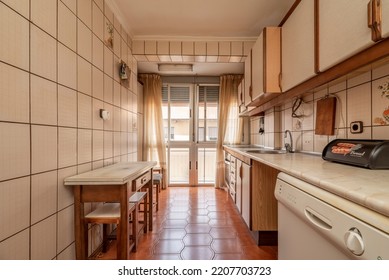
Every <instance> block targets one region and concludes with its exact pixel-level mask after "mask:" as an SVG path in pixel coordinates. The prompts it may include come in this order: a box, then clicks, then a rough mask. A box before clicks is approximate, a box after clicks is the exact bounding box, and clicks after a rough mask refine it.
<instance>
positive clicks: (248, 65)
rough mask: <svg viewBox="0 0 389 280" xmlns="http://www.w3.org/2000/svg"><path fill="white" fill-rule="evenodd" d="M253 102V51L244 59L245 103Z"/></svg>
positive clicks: (246, 104)
mask: <svg viewBox="0 0 389 280" xmlns="http://www.w3.org/2000/svg"><path fill="white" fill-rule="evenodd" d="M250 102H251V51H250V52H249V54H248V56H247V57H246V60H245V61H244V105H245V106H248V104H249V103H250Z"/></svg>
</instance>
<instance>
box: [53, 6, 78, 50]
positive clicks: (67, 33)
mask: <svg viewBox="0 0 389 280" xmlns="http://www.w3.org/2000/svg"><path fill="white" fill-rule="evenodd" d="M58 40H59V41H60V42H61V43H62V44H64V45H65V46H67V47H68V48H70V49H71V50H72V51H76V48H77V18H76V15H75V14H73V12H72V11H71V10H70V9H69V8H68V7H66V6H65V5H64V4H63V3H62V2H61V1H58Z"/></svg>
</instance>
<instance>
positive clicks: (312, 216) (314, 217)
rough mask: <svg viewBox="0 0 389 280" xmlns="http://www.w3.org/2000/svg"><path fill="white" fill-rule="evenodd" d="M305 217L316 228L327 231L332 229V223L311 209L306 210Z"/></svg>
mask: <svg viewBox="0 0 389 280" xmlns="http://www.w3.org/2000/svg"><path fill="white" fill-rule="evenodd" d="M305 216H306V217H307V218H308V220H309V221H310V222H311V223H312V224H314V225H315V226H317V227H319V228H322V229H325V230H330V229H332V224H331V221H330V220H329V219H327V218H326V217H324V216H323V215H321V214H319V213H318V212H316V211H315V210H313V209H312V208H310V207H306V208H305Z"/></svg>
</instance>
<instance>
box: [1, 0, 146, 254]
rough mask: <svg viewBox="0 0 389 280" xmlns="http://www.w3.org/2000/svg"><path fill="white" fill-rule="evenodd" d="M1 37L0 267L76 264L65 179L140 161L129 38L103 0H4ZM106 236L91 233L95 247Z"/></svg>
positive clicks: (88, 207) (70, 196)
mask: <svg viewBox="0 0 389 280" xmlns="http://www.w3.org/2000/svg"><path fill="white" fill-rule="evenodd" d="M107 24H112V25H113V26H114V27H115V32H114V47H113V48H112V49H111V48H109V47H107V46H106V45H105V41H106V39H107V38H106V36H107V35H108V32H107V30H106V26H107ZM0 38H2V39H1V44H0V221H1V222H0V260H1V259H74V258H75V245H74V224H73V220H74V218H73V215H74V214H73V192H72V187H69V186H64V185H63V180H64V178H66V177H68V176H72V175H75V174H78V173H82V172H85V171H89V170H91V169H94V168H100V167H103V166H104V165H107V164H113V163H115V162H118V161H134V160H137V135H138V131H137V129H136V127H135V128H134V127H133V122H132V121H133V120H137V114H138V112H137V104H133V103H134V102H137V84H136V80H137V79H136V75H137V71H136V67H137V63H136V61H135V58H134V57H133V56H132V52H131V49H130V48H131V41H132V40H131V38H130V37H128V35H127V34H126V31H125V30H124V28H122V27H121V24H120V22H119V21H118V20H117V17H116V15H115V14H114V13H113V12H112V10H111V9H110V7H109V6H108V5H107V3H105V1H104V0H78V1H77V0H50V1H47V0H34V1H29V0H18V1H11V0H0ZM121 60H123V61H125V62H126V63H127V65H129V66H130V68H131V70H132V72H131V77H130V81H131V82H130V84H129V87H128V88H126V87H124V86H122V85H121V84H120V79H119V75H118V69H119V65H118V63H119V62H120V61H121ZM103 108H104V109H106V110H108V111H110V113H111V119H110V120H109V121H103V120H102V119H101V118H100V117H99V110H100V109H103ZM93 207H95V205H92V204H88V205H86V211H91V209H93ZM100 234H101V231H100V229H98V228H96V229H94V228H92V229H91V230H90V236H91V244H90V248H91V249H92V248H96V247H97V246H99V244H100V242H101V237H100V236H99V235H100Z"/></svg>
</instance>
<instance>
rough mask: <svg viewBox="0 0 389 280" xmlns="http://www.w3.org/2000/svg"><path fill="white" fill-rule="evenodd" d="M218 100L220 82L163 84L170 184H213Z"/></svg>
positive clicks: (163, 110)
mask: <svg viewBox="0 0 389 280" xmlns="http://www.w3.org/2000/svg"><path fill="white" fill-rule="evenodd" d="M218 101H219V85H199V84H196V85H195V84H165V85H163V88H162V114H163V121H164V136H165V137H164V138H165V143H166V154H167V157H166V158H167V162H168V170H169V172H168V174H167V178H168V184H169V186H211V185H213V184H214V183H215V172H216V169H215V168H216V140H217V134H218V127H217V115H218V109H219V108H218Z"/></svg>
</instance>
